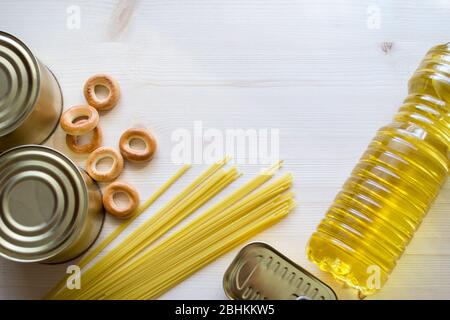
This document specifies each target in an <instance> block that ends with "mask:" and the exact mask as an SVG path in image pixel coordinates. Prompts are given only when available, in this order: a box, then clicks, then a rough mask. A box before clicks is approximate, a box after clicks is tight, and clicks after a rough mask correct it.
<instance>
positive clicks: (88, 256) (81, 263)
mask: <svg viewBox="0 0 450 320" xmlns="http://www.w3.org/2000/svg"><path fill="white" fill-rule="evenodd" d="M190 167H191V165H190V164H184V165H183V166H182V167H181V168H180V169H179V170H178V171H177V172H176V173H175V174H174V175H173V176H172V177H170V179H169V180H167V181H166V182H165V183H164V184H163V185H162V186H161V187H160V188H159V189H158V190H157V191H156V192H155V193H153V194H152V195H151V196H150V197H149V198H148V199H147V200H146V201H144V203H142V204H141V205H140V206H139V207H138V208H137V209H136V212H135V213H134V214H133V216H132V218H130V219H128V220H126V221H124V222H123V223H122V224H120V225H119V226H118V227H117V228H116V229H115V230H114V231H113V232H112V233H111V234H110V235H108V237H106V238H105V239H104V240H103V241H102V242H101V243H100V244H99V245H97V246H96V247H95V248H94V249H92V250H90V251H89V252H88V253H87V254H86V255H85V256H84V257H83V258H82V259H81V260H80V261H79V262H78V263H77V265H78V267H79V268H81V269H82V268H84V267H85V266H86V265H88V264H89V262H91V261H92V260H93V259H94V258H95V257H97V256H98V255H99V253H100V252H101V251H102V250H104V249H105V248H106V247H107V246H108V245H109V244H110V243H111V242H112V241H114V240H115V239H116V238H117V237H118V236H119V235H120V234H121V233H122V232H123V231H124V230H125V229H126V228H127V227H128V226H129V225H130V224H131V223H133V221H135V220H136V219H137V218H138V217H139V216H140V215H141V214H142V213H143V212H144V211H145V210H147V209H148V208H149V207H150V206H151V205H152V204H153V203H154V202H155V201H156V200H158V199H159V197H161V196H162V195H163V194H164V192H166V191H167V190H168V189H169V188H170V187H171V186H172V185H173V184H174V183H175V182H176V181H178V179H179V178H180V177H181V176H182V175H183V174H185V173H186V171H187V170H189V168H190ZM66 281H67V277H64V278H63V279H61V281H60V282H59V283H58V284H57V285H55V287H54V288H53V289H52V290H51V291H50V292H48V293H47V295H46V298H47V297H50V296H52V295H54V294H55V293H56V292H58V291H60V290H61V289H63V288H64V285H65V283H66Z"/></svg>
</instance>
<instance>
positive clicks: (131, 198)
mask: <svg viewBox="0 0 450 320" xmlns="http://www.w3.org/2000/svg"><path fill="white" fill-rule="evenodd" d="M118 193H124V194H125V195H126V196H127V197H128V204H127V206H126V207H124V208H119V207H118V206H117V204H116V202H115V201H114V196H115V195H116V194H118ZM138 205H139V193H138V191H137V190H136V188H134V187H133V186H131V185H129V184H128V183H125V182H120V181H116V182H113V183H111V184H110V185H108V186H107V187H106V188H105V189H104V190H103V206H104V207H105V209H106V211H107V212H108V213H109V214H111V215H113V216H114V217H117V218H121V219H127V218H130V217H131V216H132V215H133V214H134V212H135V211H136V209H137V207H138Z"/></svg>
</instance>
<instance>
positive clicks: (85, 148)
mask: <svg viewBox="0 0 450 320" xmlns="http://www.w3.org/2000/svg"><path fill="white" fill-rule="evenodd" d="M80 121H86V120H80ZM102 140H103V131H102V129H101V128H100V126H99V125H97V126H96V127H95V128H94V130H93V132H92V138H91V140H90V141H89V142H88V143H85V144H80V143H79V141H80V136H72V135H70V134H67V135H66V144H67V146H68V147H69V149H70V150H72V151H73V152H75V153H90V152H92V151H94V150H95V149H97V148H100V147H101V145H102Z"/></svg>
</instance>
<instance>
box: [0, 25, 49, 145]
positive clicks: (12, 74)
mask: <svg viewBox="0 0 450 320" xmlns="http://www.w3.org/2000/svg"><path fill="white" fill-rule="evenodd" d="M39 82H40V81H39V65H38V62H37V60H36V58H35V57H34V55H33V54H32V53H31V51H30V49H28V48H27V47H26V46H25V44H24V43H22V42H21V41H20V40H19V39H17V38H16V37H14V36H12V35H10V34H8V33H5V32H2V31H0V137H2V136H5V135H7V134H8V133H10V132H12V131H14V130H15V129H16V128H17V127H18V126H20V125H21V124H22V123H23V121H24V120H25V119H26V118H27V116H28V115H29V114H30V113H31V111H32V110H33V106H34V103H35V101H36V99H37V96H38V92H39Z"/></svg>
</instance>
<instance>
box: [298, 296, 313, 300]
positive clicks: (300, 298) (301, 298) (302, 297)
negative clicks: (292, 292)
mask: <svg viewBox="0 0 450 320" xmlns="http://www.w3.org/2000/svg"><path fill="white" fill-rule="evenodd" d="M295 300H311V298H309V297H307V296H298V297H297V298H295Z"/></svg>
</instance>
